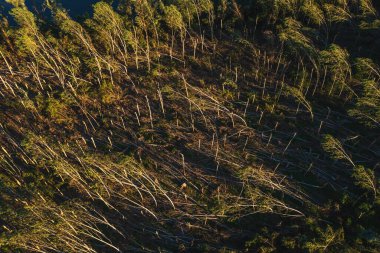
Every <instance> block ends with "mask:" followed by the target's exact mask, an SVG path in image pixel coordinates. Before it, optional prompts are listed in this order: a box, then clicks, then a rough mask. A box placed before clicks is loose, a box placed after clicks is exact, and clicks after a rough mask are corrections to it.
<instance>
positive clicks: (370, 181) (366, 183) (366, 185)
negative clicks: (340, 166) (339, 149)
mask: <svg viewBox="0 0 380 253" xmlns="http://www.w3.org/2000/svg"><path fill="white" fill-rule="evenodd" d="M353 177H354V178H355V180H356V182H355V184H356V185H358V186H359V187H361V188H363V189H364V190H368V191H371V192H373V194H374V195H375V197H376V193H377V191H378V189H377V184H378V182H376V177H375V172H374V171H373V170H370V169H367V168H365V167H364V166H361V165H360V166H357V167H355V168H354V172H353Z"/></svg>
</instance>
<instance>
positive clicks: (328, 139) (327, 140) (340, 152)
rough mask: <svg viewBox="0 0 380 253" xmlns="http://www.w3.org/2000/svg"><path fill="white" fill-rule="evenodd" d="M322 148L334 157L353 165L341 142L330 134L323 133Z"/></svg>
mask: <svg viewBox="0 0 380 253" xmlns="http://www.w3.org/2000/svg"><path fill="white" fill-rule="evenodd" d="M322 147H323V149H324V150H325V151H326V152H327V153H328V154H329V155H330V156H331V157H332V158H334V159H336V160H344V161H348V162H349V163H351V164H352V165H353V166H355V164H354V162H353V161H352V159H351V158H350V156H349V155H348V153H347V152H346V150H345V149H344V147H343V144H342V143H341V142H340V141H339V140H338V139H336V138H334V137H333V136H331V135H325V136H324V138H323V141H322Z"/></svg>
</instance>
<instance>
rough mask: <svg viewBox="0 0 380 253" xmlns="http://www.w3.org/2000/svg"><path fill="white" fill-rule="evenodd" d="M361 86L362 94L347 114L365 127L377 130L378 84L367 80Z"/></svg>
mask: <svg viewBox="0 0 380 253" xmlns="http://www.w3.org/2000/svg"><path fill="white" fill-rule="evenodd" d="M363 86H364V87H363V89H364V91H363V94H362V95H361V96H360V97H359V98H358V99H357V102H356V104H355V107H354V108H353V109H351V110H350V111H349V113H350V115H351V116H353V117H356V118H357V119H358V120H359V121H361V122H362V123H364V124H365V125H367V126H369V127H375V128H377V127H379V125H380V83H379V82H375V81H372V80H367V81H364V82H363Z"/></svg>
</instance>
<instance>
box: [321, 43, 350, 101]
mask: <svg viewBox="0 0 380 253" xmlns="http://www.w3.org/2000/svg"><path fill="white" fill-rule="evenodd" d="M320 61H321V63H322V64H323V66H324V67H326V68H327V70H328V73H329V76H330V82H331V83H330V91H329V94H331V93H332V92H333V91H334V90H336V89H337V88H340V90H343V89H344V88H347V89H350V87H349V86H348V84H347V82H348V80H349V78H350V77H351V65H350V62H349V53H348V51H347V50H346V49H343V48H341V47H340V46H338V45H336V44H332V45H330V46H329V48H328V49H326V50H323V51H321V52H320ZM335 84H338V87H336V86H335Z"/></svg>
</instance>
